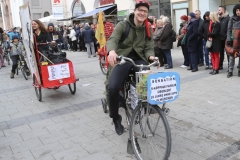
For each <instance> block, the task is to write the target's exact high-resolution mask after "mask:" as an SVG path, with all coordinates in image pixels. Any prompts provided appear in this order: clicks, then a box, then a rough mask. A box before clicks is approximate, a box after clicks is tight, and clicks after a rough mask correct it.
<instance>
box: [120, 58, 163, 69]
mask: <svg viewBox="0 0 240 160" xmlns="http://www.w3.org/2000/svg"><path fill="white" fill-rule="evenodd" d="M116 60H117V61H119V62H120V63H119V64H120V65H121V64H123V63H125V62H126V61H129V62H131V63H132V64H133V65H134V66H135V67H137V68H141V69H143V68H150V67H152V66H159V62H158V58H157V57H155V58H154V62H153V63H151V64H149V65H143V64H140V65H137V64H136V63H135V62H134V61H133V60H132V59H131V58H127V57H123V56H119V57H117V59H116Z"/></svg>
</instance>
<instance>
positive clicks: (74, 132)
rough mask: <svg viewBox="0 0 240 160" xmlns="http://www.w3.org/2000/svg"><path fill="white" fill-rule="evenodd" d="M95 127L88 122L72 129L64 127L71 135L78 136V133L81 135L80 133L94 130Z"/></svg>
mask: <svg viewBox="0 0 240 160" xmlns="http://www.w3.org/2000/svg"><path fill="white" fill-rule="evenodd" d="M92 130H93V128H92V127H90V126H88V125H87V124H82V125H79V126H74V127H72V128H71V129H64V131H65V132H66V133H67V134H68V135H70V136H71V137H72V136H76V135H79V134H82V133H86V132H89V131H92Z"/></svg>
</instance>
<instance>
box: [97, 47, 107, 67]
mask: <svg viewBox="0 0 240 160" xmlns="http://www.w3.org/2000/svg"><path fill="white" fill-rule="evenodd" d="M98 53H99V54H98V55H99V61H101V58H102V57H104V58H105V62H106V64H105V66H106V68H108V65H109V63H108V55H107V47H106V46H104V47H103V48H101V51H100V52H98Z"/></svg>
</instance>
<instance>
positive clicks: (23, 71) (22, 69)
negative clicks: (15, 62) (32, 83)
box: [21, 67, 28, 80]
mask: <svg viewBox="0 0 240 160" xmlns="http://www.w3.org/2000/svg"><path fill="white" fill-rule="evenodd" d="M21 71H22V74H23V76H24V78H25V79H26V80H28V76H27V72H26V69H25V68H23V67H21Z"/></svg>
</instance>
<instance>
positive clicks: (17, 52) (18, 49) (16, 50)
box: [9, 35, 30, 78]
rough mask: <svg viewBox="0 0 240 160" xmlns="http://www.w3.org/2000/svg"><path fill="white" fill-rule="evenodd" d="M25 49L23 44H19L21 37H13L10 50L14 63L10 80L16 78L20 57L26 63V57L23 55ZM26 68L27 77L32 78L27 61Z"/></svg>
mask: <svg viewBox="0 0 240 160" xmlns="http://www.w3.org/2000/svg"><path fill="white" fill-rule="evenodd" d="M23 49H24V48H23V44H22V43H21V42H19V37H18V36H16V35H15V36H13V37H12V43H10V48H9V50H10V57H11V59H12V62H13V64H12V71H11V75H10V78H14V75H15V71H16V69H17V66H18V61H19V59H20V58H19V56H21V60H22V61H25V60H24V57H23V55H22V52H23ZM24 67H25V69H26V73H27V76H30V71H29V69H28V66H27V63H26V61H25V62H24Z"/></svg>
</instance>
